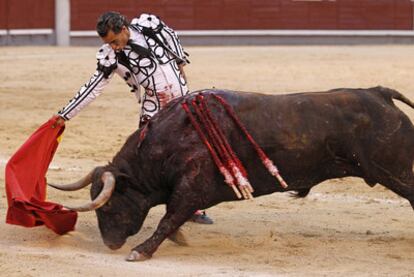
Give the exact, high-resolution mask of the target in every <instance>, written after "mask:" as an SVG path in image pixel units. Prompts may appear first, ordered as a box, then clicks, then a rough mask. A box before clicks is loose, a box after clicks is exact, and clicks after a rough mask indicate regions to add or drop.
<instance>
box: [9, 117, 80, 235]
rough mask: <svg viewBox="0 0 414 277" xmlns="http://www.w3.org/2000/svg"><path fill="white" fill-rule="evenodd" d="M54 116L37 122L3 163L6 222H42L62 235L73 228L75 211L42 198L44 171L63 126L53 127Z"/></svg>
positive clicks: (44, 196) (30, 225) (35, 223)
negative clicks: (37, 124) (38, 126)
mask: <svg viewBox="0 0 414 277" xmlns="http://www.w3.org/2000/svg"><path fill="white" fill-rule="evenodd" d="M56 119H57V117H54V118H52V119H50V120H48V121H47V122H46V123H44V124H43V125H42V126H40V128H39V129H37V130H36V132H34V133H33V134H32V135H31V136H30V137H29V139H28V140H27V141H26V142H25V143H24V144H23V145H22V146H21V147H20V149H19V150H17V152H16V153H15V154H14V155H13V156H12V157H11V158H10V160H9V161H8V163H7V165H6V193H7V202H8V206H9V208H8V210H7V218H6V223H9V224H16V225H22V226H25V227H34V226H40V225H43V224H44V225H46V227H48V228H50V229H52V230H53V231H54V232H55V233H57V234H59V235H62V234H65V233H67V232H69V231H72V230H74V227H75V224H76V220H77V213H76V212H75V211H70V210H66V209H64V208H63V206H62V205H60V204H56V203H52V202H47V201H45V200H46V186H47V184H46V177H45V176H46V172H47V170H48V168H49V164H50V162H51V161H52V158H53V155H54V154H55V151H56V149H57V147H58V145H59V137H60V136H61V135H62V133H63V131H64V129H65V126H59V125H58V126H56V127H55V128H53V127H52V126H53V124H55V122H56Z"/></svg>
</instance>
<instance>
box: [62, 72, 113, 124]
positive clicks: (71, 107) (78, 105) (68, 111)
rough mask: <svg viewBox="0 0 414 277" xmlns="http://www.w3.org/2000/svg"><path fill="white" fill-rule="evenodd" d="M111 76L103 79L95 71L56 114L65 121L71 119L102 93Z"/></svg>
mask: <svg viewBox="0 0 414 277" xmlns="http://www.w3.org/2000/svg"><path fill="white" fill-rule="evenodd" d="M112 76H113V73H112V74H111V75H110V76H108V78H105V77H104V73H103V72H102V71H100V70H97V71H96V72H95V74H93V76H92V77H91V79H90V80H89V82H87V83H86V84H85V85H83V86H82V87H81V88H80V90H79V92H78V93H76V95H75V96H74V97H73V98H72V99H71V100H70V101H69V103H68V104H67V105H66V106H65V107H64V108H63V109H61V110H60V111H59V112H58V114H59V115H60V116H61V117H63V118H64V119H65V120H69V119H71V118H73V117H74V116H75V115H77V114H78V113H79V112H80V111H81V110H82V109H83V108H85V107H86V106H87V105H89V103H91V102H92V101H93V100H95V98H96V97H98V96H99V95H100V94H101V93H102V91H103V89H104V88H105V87H106V85H107V84H108V83H109V81H110V79H111V78H112Z"/></svg>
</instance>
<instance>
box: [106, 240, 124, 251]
mask: <svg viewBox="0 0 414 277" xmlns="http://www.w3.org/2000/svg"><path fill="white" fill-rule="evenodd" d="M124 243H125V240H124V241H119V242H114V241H105V240H104V244H105V245H106V246H107V247H108V248H109V249H111V250H117V249H119V248H121V247H122V246H123V245H124Z"/></svg>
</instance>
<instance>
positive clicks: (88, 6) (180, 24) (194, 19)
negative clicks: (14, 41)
mask: <svg viewBox="0 0 414 277" xmlns="http://www.w3.org/2000/svg"><path fill="white" fill-rule="evenodd" d="M109 10H116V11H119V12H121V13H123V14H125V15H127V16H128V18H132V17H134V16H136V15H138V14H139V13H142V12H150V13H154V14H157V15H159V16H160V17H161V18H162V19H163V20H165V21H166V22H167V23H168V25H170V26H172V27H174V28H175V29H181V30H184V29H185V30H206V29H210V30H211V29H328V30H335V29H339V30H365V29H367V30H381V29H390V30H412V29H413V3H412V2H411V1H410V0H336V1H335V0H333V1H332V0H320V1H318V0H312V1H310V0H209V1H204V0H175V1H172V0H118V1H114V0H88V1H84V0H71V29H72V30H93V29H94V28H95V23H96V19H97V17H98V16H99V14H101V13H103V12H105V11H109ZM53 27H54V0H0V29H15V28H53Z"/></svg>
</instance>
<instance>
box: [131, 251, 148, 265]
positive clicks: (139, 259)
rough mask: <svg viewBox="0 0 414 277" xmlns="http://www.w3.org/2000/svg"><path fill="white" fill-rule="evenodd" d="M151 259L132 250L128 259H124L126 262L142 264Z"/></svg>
mask: <svg viewBox="0 0 414 277" xmlns="http://www.w3.org/2000/svg"><path fill="white" fill-rule="evenodd" d="M150 258H151V257H149V256H147V255H145V254H143V253H139V252H138V251H135V250H132V251H131V253H129V255H128V257H127V258H126V259H125V260H126V261H128V262H142V261H145V260H149V259H150Z"/></svg>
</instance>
